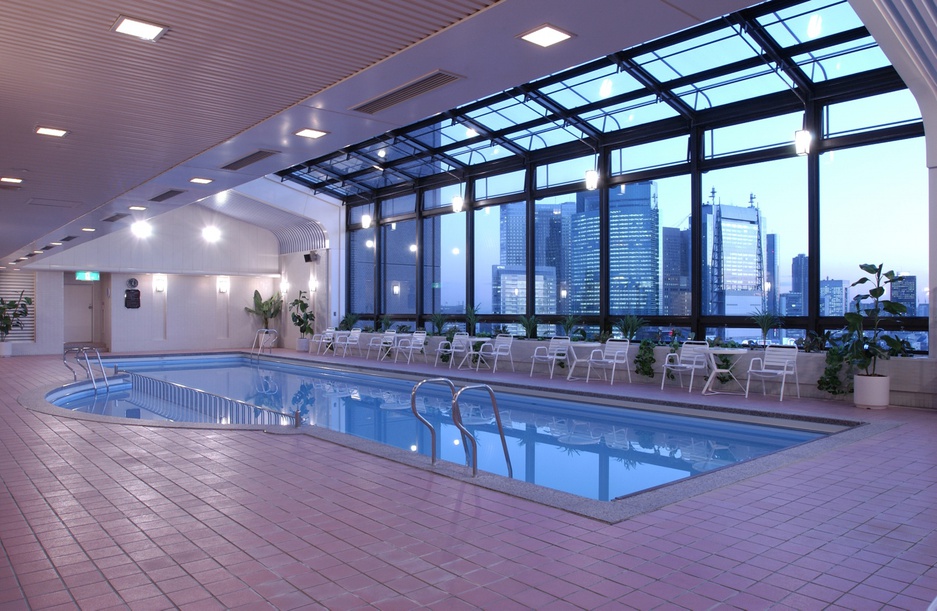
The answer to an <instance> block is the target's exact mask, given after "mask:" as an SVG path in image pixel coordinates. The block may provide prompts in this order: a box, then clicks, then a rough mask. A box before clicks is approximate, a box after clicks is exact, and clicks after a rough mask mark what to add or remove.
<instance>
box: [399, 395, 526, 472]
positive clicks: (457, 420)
mask: <svg viewBox="0 0 937 611" xmlns="http://www.w3.org/2000/svg"><path fill="white" fill-rule="evenodd" d="M431 383H436V384H445V385H446V386H448V387H449V390H450V391H452V408H451V410H450V411H451V413H452V423H453V424H454V425H455V427H456V428H457V429H459V432H460V433H461V435H462V445H463V447H464V448H465V464H466V465H468V464H469V447H468V446H469V443H471V445H472V454H471V467H472V477H477V476H478V440H477V439H476V438H475V435H473V434H472V432H471V431H469V430H468V429H467V428H465V425H464V424H463V422H462V410H461V409H460V408H459V397H461V396H462V393H463V392H465V391H466V390H487V391H488V396H489V397H490V398H491V407H492V409H493V410H494V416H495V421H496V422H497V424H498V434H499V435H500V436H501V447H502V448H503V449H504V461H505V463H506V464H507V469H508V477H511V478H513V477H514V470H513V468H512V467H511V455H510V453H509V452H508V444H507V440H506V439H505V437H504V427H503V425H502V424H501V412H500V411H499V410H498V401H497V399H495V393H494V391H493V390H492V389H491V387H490V386H488V385H487V384H475V385H472V386H465V387H463V388H461V389H459V390H456V387H455V384H453V383H452V380H449V379H448V378H427V379H425V380H421V381H419V382H417V383H416V385H414V387H413V390H412V391H410V409H411V411H412V412H413V415H414V416H416V419H417V420H419V421H420V422H422V423H423V424H424V425H425V426H426V428H428V429H429V434H430V447H431V453H430V456H431V460H432V464H434V465H435V464H436V428H435V427H434V426H433V425H432V423H430V421H429V420H427V419H426V418H424V417H423V416H421V415H420V413H419V411H417V408H416V394H417V391H418V390H419V389H420V387H421V386H423V385H424V384H431Z"/></svg>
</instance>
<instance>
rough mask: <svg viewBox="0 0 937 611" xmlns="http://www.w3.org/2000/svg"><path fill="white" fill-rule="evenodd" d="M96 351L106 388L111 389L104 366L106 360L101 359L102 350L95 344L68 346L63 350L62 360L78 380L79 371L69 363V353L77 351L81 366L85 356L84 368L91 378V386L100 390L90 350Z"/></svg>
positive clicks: (76, 355)
mask: <svg viewBox="0 0 937 611" xmlns="http://www.w3.org/2000/svg"><path fill="white" fill-rule="evenodd" d="M91 351H94V356H95V360H96V361H97V364H98V367H100V369H101V376H102V377H103V379H104V388H106V389H110V382H109V381H108V379H107V369H105V367H104V361H103V360H102V359H101V352H100V351H99V350H98V349H97V348H95V347H94V346H76V347H74V348H66V349H65V350H64V351H63V352H62V362H63V363H65V366H66V367H68V370H69V371H71V372H72V377H73V378H74V379H75V381H76V382H77V381H78V373H77V372H76V371H75V370H74V369H72V366H71V365H69V364H68V353H69V352H74V353H75V362H76V363H78V365H79V366H81V358H82V357H84V359H85V364H84V367H82V369H84V372H85V374H86V375H87V376H88V379H90V380H91V386H92V387H93V388H94V392H95V393H96V392H97V391H98V382H97V380H96V379H95V377H94V371H93V370H92V368H91V357H90V355H89V352H91Z"/></svg>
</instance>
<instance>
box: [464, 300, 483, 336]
mask: <svg viewBox="0 0 937 611" xmlns="http://www.w3.org/2000/svg"><path fill="white" fill-rule="evenodd" d="M479 308H481V304H480V303H478V304H475V305H474V306H468V305H467V306H465V330H466V331H468V334H469V335H475V325H476V324H478V310H479Z"/></svg>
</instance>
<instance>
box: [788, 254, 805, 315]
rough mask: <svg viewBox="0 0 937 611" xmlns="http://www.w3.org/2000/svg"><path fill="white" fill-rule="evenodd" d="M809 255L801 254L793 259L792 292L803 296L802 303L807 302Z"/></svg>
mask: <svg viewBox="0 0 937 611" xmlns="http://www.w3.org/2000/svg"><path fill="white" fill-rule="evenodd" d="M808 286H810V284H809V282H808V281H807V255H804V254H800V255H797V256H796V257H794V258H793V259H792V260H791V292H792V293H798V294H800V296H801V303H803V304H806V303H807V297H808V296H807V291H808V289H807V287H808Z"/></svg>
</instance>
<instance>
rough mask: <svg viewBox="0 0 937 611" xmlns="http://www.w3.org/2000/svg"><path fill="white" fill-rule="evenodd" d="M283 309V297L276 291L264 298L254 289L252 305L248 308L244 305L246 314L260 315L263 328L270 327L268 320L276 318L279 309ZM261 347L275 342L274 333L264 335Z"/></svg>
mask: <svg viewBox="0 0 937 611" xmlns="http://www.w3.org/2000/svg"><path fill="white" fill-rule="evenodd" d="M282 309H283V297H282V296H281V295H280V293H276V294H275V295H274V296H273V297H270V298H269V299H264V298H263V297H261V296H260V291H257V290H255V291H254V307H253V308H248V307H245V308H244V311H245V312H247V313H248V314H253V315H254V316H260V317H261V318H263V319H264V326H263V328H264V329H270V320H271V319H272V318H276V317H277V316H279V315H280V310H282ZM262 341H263V342H269V344H268V343H264V345H263V347H268V346H272V345H273V344H274V343H275V342H276V334H270V335H269V336H264V339H263V340H262Z"/></svg>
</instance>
